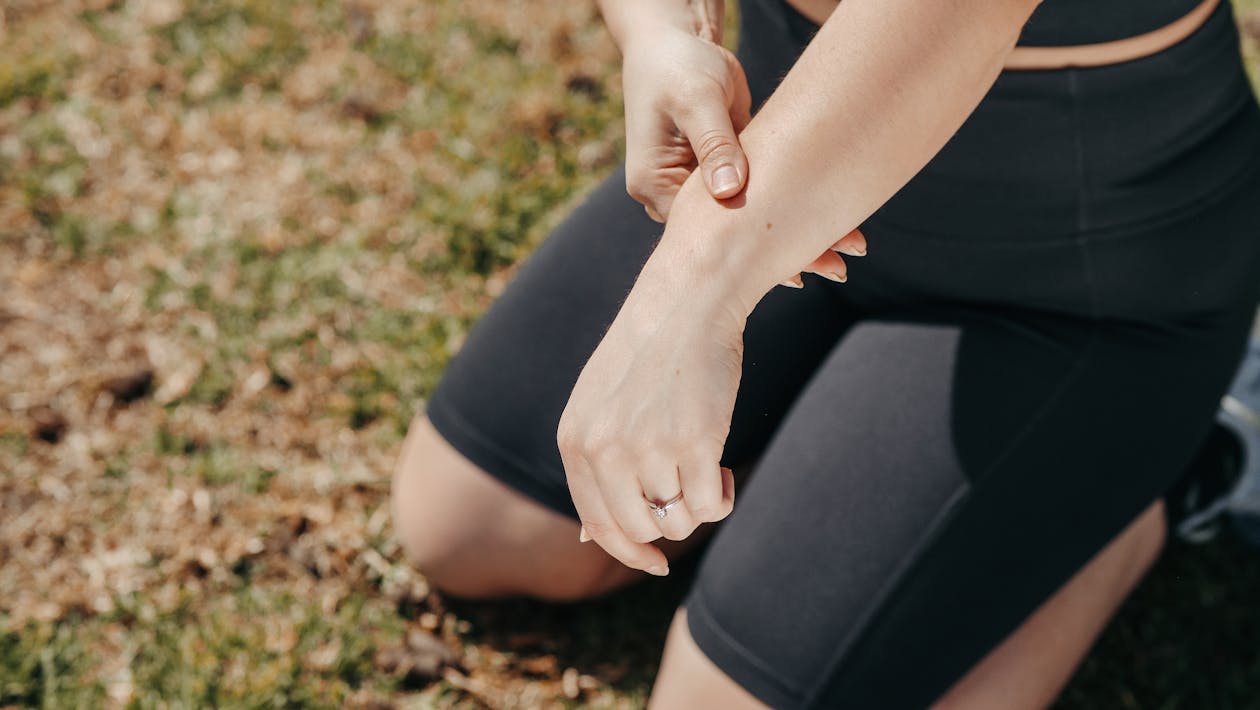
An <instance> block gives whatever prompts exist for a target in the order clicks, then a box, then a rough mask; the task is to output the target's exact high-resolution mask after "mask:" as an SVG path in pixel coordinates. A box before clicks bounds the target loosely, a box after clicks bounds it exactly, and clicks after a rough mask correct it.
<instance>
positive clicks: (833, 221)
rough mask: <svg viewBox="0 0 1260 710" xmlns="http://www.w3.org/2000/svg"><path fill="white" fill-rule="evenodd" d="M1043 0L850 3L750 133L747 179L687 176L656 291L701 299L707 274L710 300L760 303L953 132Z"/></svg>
mask: <svg viewBox="0 0 1260 710" xmlns="http://www.w3.org/2000/svg"><path fill="white" fill-rule="evenodd" d="M1036 2H1037V0H930V1H925V0H844V2H842V3H840V5H839V7H838V8H837V9H836V10H835V12H834V13H833V14H832V16H831V18H830V19H829V20H828V21H827V23H826V24H825V25H824V26H823V28H822V29H821V30H820V31H819V33H818V34H817V35H816V36H815V38H814V40H813V41H812V42H811V43H810V45H809V46H808V47H807V48H806V50H805V51H804V52H803V53H802V55H801V56H800V58H799V59H798V60H797V62H796V64H795V66H794V67H793V68H792V70H791V71H790V72H789V73H788V74H787V76H786V77H785V78H784V80H783V81H782V83H781V84H780V86H779V87H778V89H777V90H776V91H775V92H774V94H773V95H772V96H771V97H770V98H769V99H768V100H767V101H766V103H765V105H764V106H763V107H762V108H761V110H760V111H759V112H758V114H757V115H756V116H755V117H754V118H753V120H752V122H751V123H750V124H749V125H748V127H747V128H746V129H745V130H744V131H743V132H742V133H741V134H740V142H741V144H742V146H743V148H744V151H745V152H746V154H747V156H748V162H749V177H748V185H747V188H746V189H745V191H744V192H743V193H741V195H739V196H738V197H736V198H735V199H732V200H728V201H726V202H724V203H719V202H716V201H714V200H713V199H712V198H711V197H709V196H708V195H706V194H705V190H704V186H703V185H702V184H699V183H698V182H697V181H696V180H694V179H688V181H687V183H686V184H684V186H683V188H682V190H681V191H680V192H679V194H678V197H677V200H676V202H675V206H674V212H673V213H672V214H671V217H670V220H669V223H668V225H667V227H666V230H665V234H664V236H663V237H662V239H661V242H660V245H659V246H658V248H657V250H656V252H655V253H654V254H653V256H652V257H651V259H649V264H648V265H646V266H645V268H644V272H643V275H642V276H641V279H646V280H648V281H651V282H652V287H653V290H654V291H655V292H657V293H658V296H656V297H655V299H654V300H660V299H668V298H669V296H668V295H667V294H674V295H675V296H678V297H685V298H686V299H688V300H692V301H694V300H696V298H697V291H696V290H697V289H700V288H703V289H705V290H713V291H715V292H714V293H713V294H712V298H709V299H702V300H707V301H712V300H714V299H719V300H731V299H733V300H734V301H735V302H736V303H737V304H739V306H740V307H741V308H742V309H743V310H745V311H749V312H750V311H751V309H752V307H753V306H755V305H756V303H757V301H759V300H760V298H761V297H762V296H763V295H764V294H765V293H766V292H768V291H769V290H770V289H771V288H773V287H774V285H776V284H778V283H779V282H781V281H783V280H784V279H787V278H789V277H791V276H793V275H795V274H796V273H797V272H798V271H800V270H801V268H802V267H803V266H804V265H805V264H807V263H809V262H810V261H811V260H812V259H814V258H815V257H817V256H818V255H819V254H821V253H823V251H824V250H826V249H827V248H828V247H829V246H830V245H831V244H832V243H834V242H835V241H836V240H837V239H839V238H840V237H841V236H844V235H845V234H847V233H848V232H849V231H851V230H853V229H854V228H855V227H857V226H858V225H859V224H861V223H862V221H864V220H865V219H866V218H867V217H868V216H870V215H871V214H872V213H873V212H874V211H875V210H876V209H878V208H879V207H880V205H882V204H883V203H884V202H885V201H887V200H888V199H889V198H890V197H891V196H892V195H893V194H894V193H895V192H896V191H897V190H899V189H900V188H901V187H902V186H903V185H904V184H905V183H906V182H908V181H909V180H910V179H911V178H912V177H913V176H914V174H915V173H917V172H918V171H919V170H920V169H922V167H923V166H924V165H925V164H926V163H927V162H928V160H930V159H931V157H932V156H933V155H935V154H936V153H937V152H938V151H939V150H940V149H941V148H942V147H943V146H944V144H945V143H946V141H948V140H949V138H950V136H952V135H953V134H954V132H955V131H956V130H957V129H958V127H959V126H960V125H962V123H963V121H964V120H966V117H967V116H968V115H969V114H970V113H971V112H972V111H973V110H974V109H975V106H976V105H977V104H978V103H979V101H980V99H981V98H982V97H983V96H984V94H985V93H986V92H987V91H988V89H989V87H990V86H991V85H992V83H993V81H994V80H995V79H996V77H997V75H998V73H999V72H1000V71H1001V69H1002V64H1003V60H1004V57H1005V56H1006V55H1007V54H1008V53H1009V52H1010V50H1011V48H1012V47H1013V46H1014V44H1015V41H1016V39H1017V38H1018V35H1019V32H1020V29H1021V28H1022V26H1023V24H1024V22H1025V21H1027V19H1028V16H1029V15H1030V14H1031V13H1032V11H1033V9H1034V8H1035V6H1036ZM693 177H694V176H693ZM872 248H873V249H875V250H876V251H878V249H879V245H878V243H877V242H875V243H873V244H872ZM701 275H703V278H701Z"/></svg>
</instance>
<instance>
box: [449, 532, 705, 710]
mask: <svg viewBox="0 0 1260 710" xmlns="http://www.w3.org/2000/svg"><path fill="white" fill-rule="evenodd" d="M699 552H700V550H691V551H689V553H688V554H687V555H685V556H684V557H683V558H680V559H675V560H673V561H672V562H671V563H670V573H669V576H667V577H663V578H659V579H658V578H649V579H645V580H644V581H642V582H638V583H636V584H633V585H631V586H629V587H625V588H623V589H620V590H617V591H615V592H612V593H609V594H606V595H604V596H601V597H598V598H595V599H591V600H588V601H582V602H572V603H548V602H539V601H533V600H529V599H510V600H501V601H469V600H463V599H447V600H446V606H447V607H448V609H449V610H450V611H453V612H455V613H456V614H457V615H458V616H459V618H460V619H463V620H466V621H468V622H470V624H471V628H469V630H468V631H467V632H466V633H464V634H461V635H462V636H463V638H464V640H465V641H468V642H471V643H475V644H477V645H485V646H488V647H490V648H493V649H495V650H498V651H502V652H505V653H511V654H515V655H516V656H518V657H519V658H520V659H521V660H522V662H521V663H520V665H521V667H522V671H523V672H524V673H526V674H527V675H528V674H529V668H530V667H531V666H536V667H538V669H539V673H540V674H543V675H546V674H549V671H550V670H551V669H552V668H555V669H558V670H560V671H563V670H564V669H565V668H570V667H572V668H576V669H577V670H578V671H579V672H580V673H583V674H586V675H590V676H593V677H594V678H596V679H597V680H598V681H600V683H603V684H605V685H607V686H608V687H610V688H612V689H613V690H615V691H617V692H618V693H619V694H625V695H626V696H628V697H631V698H636V699H640V700H646V698H647V696H648V693H649V691H650V690H651V687H652V682H653V680H654V679H655V678H656V672H657V668H658V666H659V664H660V659H661V651H662V649H664V646H665V635H666V633H667V632H668V630H669V624H670V621H671V619H672V617H673V614H674V611H675V609H677V608H678V606H679V604H681V603H682V601H683V598H684V597H685V596H686V594H687V590H688V589H689V588H690V586H691V581H692V579H693V578H694V576H695V571H696V567H697V565H698V562H699V559H700V555H699ZM548 657H552V658H554V659H555V665H554V667H553V666H552V664H551V663H550V661H549V660H547V659H548ZM540 660H541V661H542V662H538V661H540ZM531 661H533V662H531Z"/></svg>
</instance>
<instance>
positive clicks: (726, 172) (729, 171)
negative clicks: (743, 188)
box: [713, 165, 739, 192]
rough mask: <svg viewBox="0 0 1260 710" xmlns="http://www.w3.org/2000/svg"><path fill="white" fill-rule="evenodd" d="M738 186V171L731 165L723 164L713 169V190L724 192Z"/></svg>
mask: <svg viewBox="0 0 1260 710" xmlns="http://www.w3.org/2000/svg"><path fill="white" fill-rule="evenodd" d="M737 187H739V173H738V172H736V171H735V168H734V167H733V166H731V165H723V166H722V167H720V168H718V169H717V170H714V171H713V191H714V192H726V191H727V190H733V189H735V188H737Z"/></svg>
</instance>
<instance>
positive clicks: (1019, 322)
mask: <svg viewBox="0 0 1260 710" xmlns="http://www.w3.org/2000/svg"><path fill="white" fill-rule="evenodd" d="M1231 11H1232V8H1231V7H1230V5H1229V3H1227V2H1226V3H1222V5H1221V7H1220V9H1218V10H1217V11H1216V13H1215V14H1214V15H1213V16H1212V17H1211V19H1210V20H1209V21H1208V22H1207V23H1206V24H1205V25H1204V26H1203V27H1202V28H1200V29H1199V30H1197V31H1196V32H1195V33H1194V34H1193V35H1192V36H1191V37H1189V38H1188V39H1186V40H1184V41H1182V42H1180V43H1178V44H1177V45H1175V46H1173V47H1171V48H1169V49H1167V50H1164V51H1162V52H1160V53H1158V54H1156V55H1152V56H1149V57H1145V58H1141V59H1137V60H1134V61H1128V62H1123V63H1120V64H1113V65H1109V66H1105V67H1095V68H1068V69H1062V70H1033V71H1006V72H1003V73H1002V74H1001V76H1000V77H999V78H998V79H997V82H996V84H995V85H994V87H993V88H992V90H991V91H990V92H989V93H988V94H987V96H986V97H985V98H984V100H983V101H982V102H981V104H980V105H979V107H978V108H977V109H976V111H975V112H974V114H973V115H971V116H970V117H969V118H968V120H967V121H966V123H965V124H964V125H963V126H962V128H961V129H960V130H959V131H958V132H957V133H956V134H955V135H954V136H953V138H952V139H951V140H950V141H949V143H948V144H947V145H946V146H945V148H944V149H943V150H942V151H941V152H940V153H939V154H938V155H937V156H935V157H934V158H933V160H932V161H931V162H930V163H929V164H928V165H927V166H926V167H925V168H924V170H922V171H921V172H920V173H919V174H918V175H917V176H915V178H914V179H913V180H911V182H910V183H908V184H907V185H906V186H905V188H904V189H902V190H901V191H900V192H898V193H897V194H896V195H895V196H894V197H893V198H892V199H891V200H890V201H889V202H888V203H886V204H885V205H884V206H883V207H882V208H881V209H880V210H879V211H877V212H876V213H875V214H874V215H873V216H872V217H871V218H870V219H869V220H867V221H866V222H865V223H864V224H862V225H861V228H862V230H863V231H864V233H865V234H866V237H867V240H868V244H869V253H868V255H867V256H865V257H861V258H849V259H847V261H848V264H849V279H848V282H847V283H843V284H841V283H834V282H831V281H828V280H826V279H823V278H821V277H818V276H816V275H813V274H806V275H805V288H804V289H801V290H796V289H789V288H782V287H776V288H775V289H774V290H773V291H772V292H771V293H770V294H768V295H767V296H766V297H765V298H764V299H763V300H762V301H761V303H760V304H759V305H758V307H757V308H756V310H755V311H754V312H753V314H752V316H751V317H750V319H749V321H748V324H747V327H746V330H745V354H744V364H743V379H742V382H741V385H740V389H739V394H738V397H737V401H736V403H735V409H734V415H733V422H732V426H731V431H730V436H729V438H728V440H727V442H726V448H725V451H724V455H723V464H724V465H728V466H733V467H735V468H736V469H737V470H741V469H742V470H748V471H750V472H751V473H750V477H749V479H748V481H747V482H746V484H744V486H743V488H742V489H741V490H740V491H739V492H738V493H737V496H736V504H735V510H734V512H733V513H732V514H731V515H730V516H729V517H728V518H727V519H726V520H724V521H723V522H722V523H720V524H719V526H718V528H717V530H716V532H715V534H714V536H713V538H712V539H711V541H710V542H709V543H707V546H706V547H705V548H704V549H703V551H702V553H701V554H702V557H701V558H700V561H699V566H698V567H697V572H696V574H697V576H696V578H695V581H694V584H693V586H692V588H691V590H690V592H689V594H688V596H687V598H686V600H685V606H686V608H687V612H688V613H687V620H688V625H689V628H690V631H691V633H692V635H693V636H694V638H695V640H696V642H697V643H698V644H699V647H700V648H701V649H702V650H703V652H704V653H705V654H706V655H707V656H708V657H710V658H711V659H712V660H713V661H714V662H715V663H716V664H717V665H718V666H719V667H720V668H721V669H722V670H723V671H724V672H725V673H727V674H728V675H729V676H730V677H731V678H732V679H734V680H735V681H736V682H738V683H739V684H740V685H742V686H743V687H745V688H747V689H748V690H749V691H750V692H751V693H753V694H754V695H755V696H757V697H759V698H761V699H762V700H763V701H765V702H766V703H768V704H769V705H771V706H774V707H778V708H833V707H845V708H881V709H888V708H921V707H924V706H926V705H928V704H930V703H931V702H932V701H933V700H935V699H936V698H937V697H939V696H940V695H941V694H942V693H943V692H944V691H945V690H947V689H948V688H949V687H950V685H951V684H952V683H953V682H954V681H955V680H957V679H958V678H960V677H961V676H962V675H963V674H964V673H965V672H966V671H967V670H968V669H969V668H970V667H971V666H972V665H974V664H975V663H976V662H977V661H978V660H979V659H980V658H982V657H983V656H984V655H985V653H986V652H987V651H989V650H990V649H991V648H993V647H994V646H995V645H996V644H997V643H999V642H1000V641H1001V640H1002V639H1003V638H1004V637H1005V636H1006V635H1007V634H1009V633H1010V632H1011V631H1012V630H1013V629H1015V628H1016V627H1017V626H1019V624H1020V623H1021V622H1022V621H1023V620H1024V619H1025V618H1026V617H1027V616H1028V615H1029V614H1030V613H1031V612H1032V611H1033V610H1034V609H1035V608H1036V607H1037V606H1038V605H1039V604H1040V603H1041V602H1043V601H1044V600H1046V599H1047V598H1048V597H1049V596H1050V595H1051V594H1052V593H1053V592H1054V591H1055V590H1056V589H1057V588H1058V587H1059V586H1061V585H1062V584H1063V583H1064V582H1065V581H1066V580H1067V579H1068V578H1069V577H1071V575H1072V574H1073V573H1074V572H1076V571H1077V570H1078V569H1079V568H1080V567H1081V566H1082V565H1083V564H1084V563H1085V562H1087V561H1088V560H1089V559H1090V558H1091V556H1093V555H1094V554H1095V553H1096V552H1098V551H1099V550H1100V549H1101V548H1102V547H1103V546H1104V545H1105V544H1106V543H1107V542H1108V541H1109V540H1110V539H1111V538H1112V537H1114V536H1115V535H1116V534H1117V533H1118V532H1120V530H1122V529H1123V528H1124V527H1125V526H1126V525H1127V524H1128V523H1129V522H1131V521H1132V520H1133V519H1134V518H1135V516H1136V515H1137V514H1138V513H1140V512H1141V511H1142V510H1143V509H1144V508H1146V507H1147V506H1148V505H1150V504H1151V503H1152V502H1153V501H1154V500H1156V499H1157V498H1158V497H1159V496H1160V495H1161V494H1162V493H1163V492H1164V491H1166V490H1167V489H1168V487H1169V486H1170V485H1171V484H1172V482H1173V481H1175V480H1176V479H1177V477H1178V476H1179V475H1180V474H1181V472H1182V471H1183V469H1184V468H1185V466H1186V465H1187V463H1188V462H1189V461H1190V459H1191V457H1192V455H1193V454H1194V452H1195V450H1196V448H1197V447H1198V446H1199V444H1200V443H1201V441H1203V439H1204V438H1205V436H1206V434H1207V432H1208V431H1209V429H1210V427H1211V423H1212V421H1213V417H1214V413H1215V411H1216V409H1217V406H1218V404H1219V401H1220V397H1221V395H1222V394H1223V393H1224V392H1225V390H1226V388H1227V387H1228V385H1229V382H1230V380H1231V378H1232V376H1233V374H1234V371H1235V369H1236V368H1237V366H1238V365H1239V364H1240V362H1241V358H1242V355H1243V351H1244V347H1245V343H1246V340H1247V337H1248V334H1249V330H1250V327H1251V323H1252V319H1253V315H1254V313H1255V307H1256V303H1257V298H1258V297H1260V107H1258V106H1257V103H1256V99H1255V96H1254V95H1253V93H1252V91H1251V88H1250V86H1249V84H1248V82H1247V78H1246V76H1245V74H1244V70H1243V65H1242V61H1241V57H1240V52H1239V44H1238V42H1239V39H1238V34H1237V31H1236V28H1235V25H1234V21H1233V18H1232V14H1231ZM743 20H744V24H743V27H744V30H743V32H742V33H741V41H740V47H739V51H738V55H739V57H740V59H741V61H742V62H743V65H744V67H745V70H746V72H747V74H748V77H749V81H750V83H751V87H752V91H753V96H754V102H755V103H754V105H759V104H760V102H761V101H763V100H764V99H765V98H766V97H767V96H769V95H770V93H771V91H772V90H773V88H774V86H775V84H776V82H777V80H778V79H779V78H781V77H782V75H783V74H784V73H786V71H787V70H788V69H789V68H790V66H791V64H792V62H793V61H794V60H795V58H796V56H797V54H798V53H799V52H800V51H801V49H802V48H803V47H804V45H805V44H806V43H807V41H808V40H809V36H810V33H811V32H812V30H813V29H816V28H815V27H814V26H813V25H811V24H809V23H808V21H807V20H805V19H804V18H803V17H801V16H799V15H797V14H795V13H793V11H791V10H790V9H789V8H788V7H787V6H786V5H785V4H783V3H782V2H781V0H745V2H744V3H743ZM872 120H878V117H877V116H873V117H872ZM820 140H825V137H820ZM624 180H625V178H624V174H623V172H622V171H617V172H615V173H614V174H612V175H610V176H609V177H608V179H607V181H606V182H604V183H603V184H602V185H601V186H600V187H598V188H597V189H596V190H594V191H593V192H592V193H591V194H590V195H589V196H588V197H587V199H586V200H585V202H584V203H583V204H581V205H580V206H579V207H577V208H576V210H575V211H574V212H573V213H572V214H571V215H570V216H569V217H568V219H567V220H566V221H565V222H563V223H562V224H561V225H560V226H559V227H557V228H556V229H555V230H554V232H553V233H551V234H550V235H549V236H548V237H547V238H546V239H545V241H544V242H543V243H542V244H541V245H540V246H539V247H538V249H537V250H536V251H535V252H533V253H532V254H531V255H530V256H529V257H528V258H527V259H526V260H525V261H524V262H523V263H522V264H521V266H520V268H519V270H518V271H517V272H516V273H515V274H514V276H513V278H512V279H511V281H510V282H509V284H508V286H507V288H506V290H505V291H504V293H503V294H502V295H501V296H500V297H499V298H498V299H497V300H496V301H495V303H494V304H493V305H492V306H491V308H490V309H489V311H488V312H487V313H486V314H485V315H484V317H483V318H482V319H481V320H479V321H478V323H477V324H476V325H475V327H474V328H473V329H472V331H471V333H470V334H469V337H468V338H467V340H466V342H465V344H464V345H463V346H462V349H461V350H460V351H459V352H458V353H457V354H456V356H455V357H454V359H453V360H452V362H451V364H450V366H449V367H448V369H447V370H446V371H445V373H444V375H443V377H442V379H441V381H440V382H439V384H438V386H437V388H436V390H435V391H434V392H433V395H432V397H431V398H430V400H429V401H428V403H427V415H428V417H429V418H430V420H431V422H432V424H433V425H434V427H436V429H437V431H439V432H440V433H441V434H442V435H443V436H444V437H446V438H447V439H449V441H450V442H451V444H453V445H454V446H455V447H456V449H458V450H459V451H460V452H462V453H463V454H464V455H466V456H467V457H468V458H469V459H470V460H471V461H473V462H474V463H475V464H477V465H478V466H480V467H481V468H483V469H485V470H486V471H487V472H488V473H489V474H491V475H492V476H494V477H496V478H497V479H499V480H501V481H503V482H504V483H506V484H507V485H508V486H511V487H512V488H514V489H516V490H518V491H520V492H521V493H523V494H524V495H526V496H528V497H530V498H532V499H534V500H536V501H538V502H540V503H542V504H543V505H545V506H547V507H549V508H550V509H552V510H555V511H558V512H559V513H562V514H564V515H568V516H571V517H576V513H575V511H574V509H573V505H572V502H571V500H570V498H569V493H568V488H567V485H566V482H565V475H564V470H563V467H562V465H561V460H560V455H559V452H558V451H557V447H556V426H557V422H558V421H559V417H560V413H561V411H562V410H563V408H564V405H565V403H566V402H567V400H568V397H569V393H570V391H571V389H572V387H573V384H574V383H575V381H576V380H577V376H578V373H579V372H580V370H581V368H582V366H583V364H584V363H585V361H586V359H587V358H588V357H589V355H590V354H591V352H592V351H593V350H594V349H595V347H596V345H597V344H598V342H599V340H600V339H601V337H602V335H603V333H604V332H605V329H606V328H607V327H608V325H609V323H610V322H611V321H612V320H613V318H614V317H615V316H616V314H617V311H618V309H619V306H620V304H621V302H622V300H623V299H624V297H625V295H626V293H627V292H628V291H629V289H630V288H631V285H632V284H633V282H634V280H635V277H636V275H637V273H638V271H639V268H640V267H641V266H642V264H643V263H644V261H645V260H646V259H647V257H648V255H649V254H650V253H651V251H652V249H653V247H654V245H655V244H656V240H657V239H658V237H659V235H660V232H661V227H660V225H658V224H656V223H655V222H653V221H651V220H650V219H648V217H647V216H646V215H645V214H644V211H643V208H642V207H641V206H640V205H639V204H637V203H635V202H634V201H633V200H632V199H631V198H630V197H628V196H627V194H626V190H625V183H624ZM836 236H837V238H838V237H839V236H841V235H836Z"/></svg>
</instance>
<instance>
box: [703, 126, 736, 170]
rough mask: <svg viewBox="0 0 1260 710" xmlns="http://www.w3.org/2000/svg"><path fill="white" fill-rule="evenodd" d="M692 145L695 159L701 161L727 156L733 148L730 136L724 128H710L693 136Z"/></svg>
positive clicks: (729, 155)
mask: <svg viewBox="0 0 1260 710" xmlns="http://www.w3.org/2000/svg"><path fill="white" fill-rule="evenodd" d="M693 145H694V146H695V151H696V159H698V160H699V161H700V162H702V163H708V162H711V161H713V160H715V159H720V158H729V157H731V154H732V153H734V150H735V146H734V144H733V143H732V142H731V139H730V136H729V135H728V134H727V133H726V131H725V130H723V129H720V128H710V129H709V130H707V131H705V132H703V133H701V134H700V135H699V136H697V137H696V138H695V140H694V142H693Z"/></svg>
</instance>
